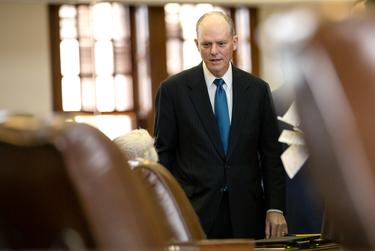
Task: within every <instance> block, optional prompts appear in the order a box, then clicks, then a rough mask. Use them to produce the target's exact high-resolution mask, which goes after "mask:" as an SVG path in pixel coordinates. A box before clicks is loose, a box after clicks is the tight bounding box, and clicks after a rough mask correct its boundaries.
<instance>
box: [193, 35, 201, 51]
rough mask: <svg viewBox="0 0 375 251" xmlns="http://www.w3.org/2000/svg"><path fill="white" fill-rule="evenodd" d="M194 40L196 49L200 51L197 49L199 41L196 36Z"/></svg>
mask: <svg viewBox="0 0 375 251" xmlns="http://www.w3.org/2000/svg"><path fill="white" fill-rule="evenodd" d="M194 42H195V45H196V46H197V49H198V51H200V49H199V43H198V39H197V38H196V39H194Z"/></svg>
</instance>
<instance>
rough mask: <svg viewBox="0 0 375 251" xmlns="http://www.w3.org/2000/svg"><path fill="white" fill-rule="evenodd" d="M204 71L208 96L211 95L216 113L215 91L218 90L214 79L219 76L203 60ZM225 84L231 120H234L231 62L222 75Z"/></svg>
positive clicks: (213, 109) (212, 105)
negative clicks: (213, 73)
mask: <svg viewBox="0 0 375 251" xmlns="http://www.w3.org/2000/svg"><path fill="white" fill-rule="evenodd" d="M203 73H204V79H205V81H206V85H207V90H208V96H209V97H210V102H211V107H212V111H213V112H214V113H215V92H216V88H217V87H216V85H215V84H214V80H215V79H216V78H218V77H215V76H214V75H212V73H211V72H210V71H209V70H208V69H207V66H206V64H205V63H204V62H203ZM221 78H222V79H223V80H224V82H225V84H224V85H223V88H224V90H225V94H226V95H227V104H228V112H229V121H230V122H232V107H233V101H232V100H233V89H232V64H229V68H228V70H227V72H226V73H225V74H224V75H223V76H222V77H221Z"/></svg>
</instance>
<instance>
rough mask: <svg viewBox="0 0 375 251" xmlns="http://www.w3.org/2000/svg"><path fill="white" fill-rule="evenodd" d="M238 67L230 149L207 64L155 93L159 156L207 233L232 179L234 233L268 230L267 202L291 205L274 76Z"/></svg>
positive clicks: (243, 234) (245, 234)
mask: <svg viewBox="0 0 375 251" xmlns="http://www.w3.org/2000/svg"><path fill="white" fill-rule="evenodd" d="M232 69H233V110H232V121H231V129H230V140H229V147H228V154H227V156H225V155H224V150H223V147H222V145H221V141H220V136H219V129H218V127H217V124H216V121H215V116H214V114H213V111H212V106H211V104H210V101H209V96H208V91H207V86H206V84H205V79H204V74H203V67H202V64H200V65H198V66H196V67H193V68H191V69H188V70H186V71H183V72H181V73H179V74H177V75H174V76H172V77H170V78H169V79H167V80H165V81H164V82H162V83H161V85H160V87H159V90H158V93H157V97H156V117H155V136H156V142H155V145H156V148H157V151H158V154H159V158H160V163H161V164H163V165H164V166H165V167H167V168H168V169H169V170H170V171H171V172H172V173H173V175H174V176H175V177H176V179H177V180H178V181H179V183H180V184H181V186H182V188H183V189H184V190H185V192H186V194H187V196H188V197H189V199H190V201H191V203H192V204H193V207H194V208H195V210H196V212H197V214H198V216H199V218H200V220H201V223H202V226H203V229H204V230H205V231H206V233H207V232H208V231H209V230H210V228H211V226H212V223H213V219H214V217H215V215H216V213H217V209H218V208H219V204H220V200H221V197H222V188H223V187H224V186H225V185H227V186H228V195H229V204H230V211H231V221H232V226H233V234H234V237H236V238H245V237H247V238H249V237H251V238H262V237H263V236H264V225H265V212H266V210H267V209H270V208H273V209H280V210H284V200H285V198H284V195H285V194H284V193H285V191H284V189H285V176H284V170H283V168H282V164H281V160H280V153H281V145H280V144H279V143H278V142H277V137H278V135H279V131H278V127H277V121H276V117H275V113H274V109H273V105H272V102H271V96H270V91H269V87H268V85H267V83H265V82H264V81H262V80H260V79H258V78H256V77H254V76H252V75H250V74H249V73H247V72H245V71H242V70H240V69H238V68H236V67H234V66H233V67H232Z"/></svg>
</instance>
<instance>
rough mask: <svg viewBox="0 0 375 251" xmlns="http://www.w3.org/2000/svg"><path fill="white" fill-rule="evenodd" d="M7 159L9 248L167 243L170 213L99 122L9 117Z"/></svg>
mask: <svg viewBox="0 0 375 251" xmlns="http://www.w3.org/2000/svg"><path fill="white" fill-rule="evenodd" d="M0 163H1V168H0V247H1V248H6V249H49V248H56V249H86V248H87V249H96V248H98V249H104V250H107V249H116V250H141V251H143V250H144V251H146V250H147V251H148V250H164V247H165V245H166V244H165V240H166V238H167V236H170V234H169V229H168V228H166V227H165V224H164V222H163V221H162V219H163V218H162V216H161V215H158V212H159V211H157V210H155V209H154V206H153V205H152V204H151V202H150V200H149V199H148V198H149V196H148V195H147V193H146V192H145V191H144V189H143V187H142V185H141V183H140V182H138V180H137V179H134V176H133V175H134V174H133V173H132V172H131V170H130V168H129V167H128V165H127V161H126V160H125V159H124V157H123V154H122V153H121V152H120V150H119V149H118V148H117V147H116V146H115V145H114V144H113V143H112V142H111V141H110V140H109V139H108V138H107V137H106V136H104V135H103V134H102V133H101V132H99V131H98V130H97V129H95V128H93V127H90V126H87V125H83V124H76V123H65V122H62V121H59V120H52V121H51V122H48V123H47V122H43V121H41V120H38V119H35V118H32V117H26V118H25V117H8V118H7V119H6V120H5V121H2V122H1V123H0Z"/></svg>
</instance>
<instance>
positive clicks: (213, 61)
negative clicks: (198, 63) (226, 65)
mask: <svg viewBox="0 0 375 251" xmlns="http://www.w3.org/2000/svg"><path fill="white" fill-rule="evenodd" d="M220 61H221V59H219V58H214V59H210V62H212V63H217V62H220Z"/></svg>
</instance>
